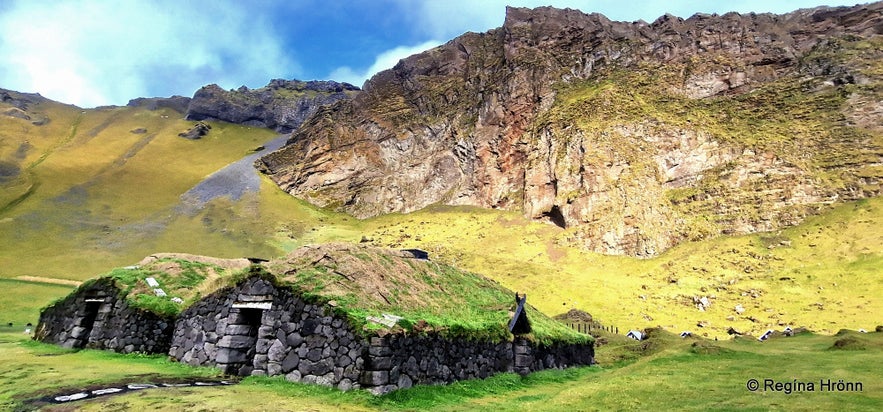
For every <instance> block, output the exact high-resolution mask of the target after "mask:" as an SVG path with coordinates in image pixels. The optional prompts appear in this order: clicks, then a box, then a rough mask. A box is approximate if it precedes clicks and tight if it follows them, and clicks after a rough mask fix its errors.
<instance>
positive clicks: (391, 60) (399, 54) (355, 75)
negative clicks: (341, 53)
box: [328, 40, 443, 86]
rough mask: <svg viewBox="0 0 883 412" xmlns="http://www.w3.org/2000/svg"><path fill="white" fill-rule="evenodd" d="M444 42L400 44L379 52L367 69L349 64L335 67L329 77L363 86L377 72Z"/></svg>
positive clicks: (431, 41) (430, 41)
mask: <svg viewBox="0 0 883 412" xmlns="http://www.w3.org/2000/svg"><path fill="white" fill-rule="evenodd" d="M442 43H443V42H441V41H437V40H429V41H425V42H423V43H420V44H418V45H415V46H398V47H396V48H393V49H390V50H386V51H384V52H382V53H380V54H378V55H377V57H376V58H375V59H374V63H373V64H371V66H370V67H368V68H366V69H363V70H359V69H353V68H352V67H349V66H344V67H339V68H337V69H334V71H332V72H331V74H329V75H328V78H329V79H334V80H336V81H340V82H347V83H350V84H354V85H356V86H361V85H362V84H363V83H364V82H365V80H368V79H370V78H371V76H373V75H375V74H377V73H378V72H380V71H383V70H386V69H391V68H393V66H395V65H396V64H397V63H398V62H399V60H401V59H403V58H405V57H408V56H410V55H413V54H417V53H420V52H423V51H426V50H429V49H431V48H433V47H436V46H438V45H440V44H442Z"/></svg>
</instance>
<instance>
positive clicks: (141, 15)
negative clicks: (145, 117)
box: [0, 0, 297, 107]
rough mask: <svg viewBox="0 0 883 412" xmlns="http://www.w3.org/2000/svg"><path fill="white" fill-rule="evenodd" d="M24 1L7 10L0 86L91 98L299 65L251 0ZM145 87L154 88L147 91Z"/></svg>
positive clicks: (105, 100) (251, 77)
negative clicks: (226, 0)
mask: <svg viewBox="0 0 883 412" xmlns="http://www.w3.org/2000/svg"><path fill="white" fill-rule="evenodd" d="M222 4H223V5H218V4H217V3H216V2H209V1H206V2H202V1H186V2H181V1H172V0H158V1H153V2H146V1H143V2H142V1H138V2H129V1H124V2H118V1H110V0H81V1H77V0H68V1H62V2H51V3H49V2H36V1H21V2H17V3H14V4H12V5H11V6H9V7H7V8H5V10H3V12H2V14H0V66H2V67H3V68H4V70H2V71H0V87H3V88H9V89H15V90H19V91H34V92H39V93H41V94H43V95H44V96H46V97H49V98H52V99H55V100H59V101H62V102H65V103H73V104H77V105H79V106H83V107H92V106H96V105H104V104H125V103H126V102H127V101H128V100H129V99H131V98H134V97H141V96H143V97H149V96H155V95H159V96H168V95H170V94H173V93H182V94H188V93H192V92H193V91H195V90H196V89H197V88H199V87H200V86H202V85H204V84H205V82H206V81H207V80H206V79H209V80H208V82H216V83H219V84H220V85H222V86H223V87H228V88H232V87H237V86H239V85H241V84H243V83H245V84H248V85H249V86H260V85H263V84H266V82H267V80H269V79H270V78H272V77H278V75H276V73H277V72H278V71H279V70H286V71H288V72H293V71H296V70H297V66H296V65H295V64H294V63H293V62H292V61H290V59H289V58H288V57H286V55H285V54H284V53H283V50H282V49H283V46H282V44H281V43H280V41H279V40H278V39H276V38H274V36H273V34H272V33H271V32H270V30H269V29H268V28H266V27H267V26H268V25H266V24H263V23H264V22H263V21H262V18H261V16H260V15H255V13H250V10H249V9H248V5H247V3H245V2H243V3H242V5H240V4H239V3H238V2H231V3H222ZM145 94H146V95H145Z"/></svg>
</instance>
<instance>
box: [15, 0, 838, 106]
mask: <svg viewBox="0 0 883 412" xmlns="http://www.w3.org/2000/svg"><path fill="white" fill-rule="evenodd" d="M507 4H509V5H513V6H522V7H537V6H544V5H552V6H556V7H561V8H564V7H569V8H576V9H579V10H582V11H584V12H587V13H589V12H598V13H602V14H604V15H606V16H607V17H608V18H610V19H612V20H624V21H634V20H638V19H643V20H645V21H648V22H650V21H653V20H655V19H656V18H657V17H659V16H660V15H662V14H665V13H671V14H674V15H676V16H681V17H689V16H691V15H693V14H694V13H697V12H705V13H725V12H728V11H738V12H741V13H745V12H751V11H754V12H774V13H783V12H788V11H792V10H794V9H798V8H806V7H815V6H818V5H823V4H828V5H832V6H837V5H845V4H854V2H853V3H849V2H838V3H834V2H831V1H829V2H827V3H826V2H824V1H823V0H776V1H773V0H763V1H758V0H744V1H740V0H733V1H728V2H720V1H699V0H683V1H681V0H667V1H656V0H650V1H633V2H629V1H623V0H545V1H534V0H508V1H505V0H500V1H498V0H422V1H421V0H351V1H342V0H250V1H228V2H222V1H217V0H214V1H203V0H140V1H136V0H113V1H111V0H58V1H44V0H22V1H16V0H12V1H10V0H0V88H6V89H12V90H17V91H22V92H37V93H41V94H42V95H44V96H46V97H49V98H51V99H54V100H58V101H62V102H65V103H72V104H76V105H78V106H81V107H94V106H98V105H108V104H115V105H124V104H126V102H128V100H129V99H132V98H135V97H153V96H171V95H175V94H178V95H184V96H191V95H192V94H193V92H195V91H196V90H197V89H198V88H199V87H201V86H203V85H206V84H210V83H217V84H219V85H220V86H221V87H224V88H227V89H230V88H236V87H239V86H241V85H245V86H248V87H252V88H256V87H261V86H263V85H265V84H267V82H268V81H269V80H270V79H273V78H285V79H292V78H296V79H301V80H324V79H332V80H338V81H346V82H349V83H353V84H355V85H357V86H361V84H362V82H364V80H366V79H367V78H369V77H370V76H371V75H373V74H374V73H376V72H377V71H380V70H383V69H387V68H390V67H392V66H393V65H395V63H396V62H397V61H398V60H399V59H400V58H402V57H405V56H408V55H410V54H413V53H416V52H419V51H422V50H425V49H428V48H431V47H434V46H436V45H439V44H442V43H444V42H446V41H448V40H450V39H452V38H454V37H456V36H458V35H460V34H462V33H464V32H467V31H473V32H484V31H487V30H490V29H492V28H494V27H499V26H500V25H502V23H503V18H504V15H505V6H506V5H507Z"/></svg>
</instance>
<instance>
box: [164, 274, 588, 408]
mask: <svg viewBox="0 0 883 412" xmlns="http://www.w3.org/2000/svg"><path fill="white" fill-rule="evenodd" d="M169 355H170V356H171V357H172V358H174V359H177V360H179V361H181V362H184V363H187V364H190V365H210V366H217V367H219V368H221V369H223V370H224V371H225V372H226V373H229V374H236V375H240V376H248V375H266V376H278V375H284V376H285V378H286V379H288V380H290V381H294V382H305V383H315V384H320V385H324V386H332V387H336V388H338V389H341V390H349V389H358V388H361V389H367V390H370V391H371V392H373V393H377V394H380V393H387V392H390V391H393V390H396V389H403V388H409V387H411V386H413V385H416V384H444V383H451V382H454V381H457V380H464V379H475V378H486V377H488V376H491V375H493V374H496V373H500V372H518V373H521V374H526V373H529V372H532V371H537V370H542V369H549V368H564V367H568V366H577V365H590V364H591V363H592V361H593V356H594V349H593V347H592V345H591V344H586V345H562V346H551V347H541V346H537V345H535V344H534V343H532V342H529V341H527V340H525V339H516V341H515V342H514V343H513V342H482V341H471V340H466V339H449V338H446V337H443V336H441V335H439V334H436V333H431V334H420V335H405V334H390V335H385V336H369V337H365V336H362V335H361V334H359V333H357V332H356V331H355V330H353V328H352V327H351V326H350V324H349V322H348V321H347V319H346V318H345V317H343V316H340V315H336V314H334V313H333V310H332V308H331V307H330V306H327V305H318V304H312V303H308V302H306V301H304V300H303V299H302V298H301V297H299V296H297V295H295V294H293V293H292V292H291V291H289V290H288V289H286V288H277V287H275V286H274V285H273V284H272V282H271V281H269V280H267V279H264V278H262V277H259V276H255V277H251V278H249V279H246V280H244V281H243V282H241V283H239V284H238V285H236V286H235V287H232V288H228V289H224V290H221V291H219V292H216V293H215V294H213V295H211V296H209V297H207V298H205V299H203V300H202V301H200V302H198V303H196V304H194V305H193V306H191V307H190V308H189V309H187V310H186V311H184V313H182V314H181V316H180V317H179V318H178V321H177V322H176V324H175V333H174V337H173V339H172V345H171V349H170V350H169Z"/></svg>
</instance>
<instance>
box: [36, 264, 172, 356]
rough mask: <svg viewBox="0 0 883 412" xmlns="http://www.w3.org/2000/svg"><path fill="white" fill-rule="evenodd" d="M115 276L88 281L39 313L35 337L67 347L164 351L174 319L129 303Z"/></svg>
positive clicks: (167, 348)
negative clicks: (115, 283)
mask: <svg viewBox="0 0 883 412" xmlns="http://www.w3.org/2000/svg"><path fill="white" fill-rule="evenodd" d="M120 293H121V291H120V289H119V288H117V287H116V286H114V284H113V280H112V279H107V278H104V279H98V280H97V281H94V282H91V283H88V284H86V285H84V286H82V287H80V288H79V289H77V291H76V292H74V293H72V294H70V295H68V296H67V297H66V298H64V299H63V300H61V301H58V302H56V303H55V304H53V305H52V306H49V307H48V308H46V309H45V310H43V312H42V313H41V314H40V323H39V324H38V325H37V329H36V331H35V334H34V339H36V340H40V341H43V342H48V343H55V344H59V345H61V346H63V347H66V348H94V349H108V350H112V351H115V352H122V353H130V352H143V353H165V352H167V351H168V350H169V345H170V342H171V336H172V327H173V324H174V320H173V319H172V318H165V317H162V316H159V315H157V314H155V313H152V312H148V311H143V310H140V309H137V308H133V307H131V306H129V304H128V303H127V302H126V300H125V299H121V298H120Z"/></svg>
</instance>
